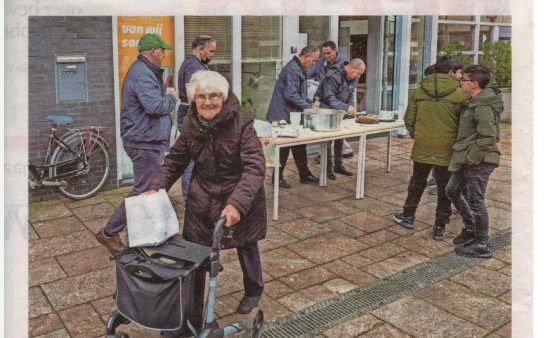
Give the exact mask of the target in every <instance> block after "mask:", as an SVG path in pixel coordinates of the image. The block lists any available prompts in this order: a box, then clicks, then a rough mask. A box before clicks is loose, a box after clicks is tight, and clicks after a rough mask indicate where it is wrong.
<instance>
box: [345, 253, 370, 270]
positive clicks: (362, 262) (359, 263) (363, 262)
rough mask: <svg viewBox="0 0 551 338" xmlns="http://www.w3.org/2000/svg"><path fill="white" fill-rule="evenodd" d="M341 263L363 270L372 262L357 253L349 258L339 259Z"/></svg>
mask: <svg viewBox="0 0 551 338" xmlns="http://www.w3.org/2000/svg"><path fill="white" fill-rule="evenodd" d="M340 260H341V261H343V262H345V263H347V264H349V265H352V266H353V267H355V268H363V267H365V266H367V265H369V264H372V263H373V261H372V260H371V259H369V258H367V257H364V256H362V255H360V254H359V253H355V254H352V255H350V256H346V257H341V259H340Z"/></svg>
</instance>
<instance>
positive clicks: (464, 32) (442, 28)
mask: <svg viewBox="0 0 551 338" xmlns="http://www.w3.org/2000/svg"><path fill="white" fill-rule="evenodd" d="M473 32H474V26H471V25H455V24H439V25H438V50H440V49H441V47H442V46H445V45H449V44H451V43H457V44H458V48H459V50H462V51H470V50H473Z"/></svg>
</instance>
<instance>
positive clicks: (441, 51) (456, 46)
mask: <svg viewBox="0 0 551 338" xmlns="http://www.w3.org/2000/svg"><path fill="white" fill-rule="evenodd" d="M438 55H440V56H442V55H449V56H452V57H454V58H456V59H458V60H459V61H461V63H462V64H463V68H467V67H469V66H470V65H471V64H472V63H473V62H472V59H471V57H470V56H468V55H465V54H463V52H462V49H461V41H459V40H458V39H456V38H452V39H450V40H449V41H448V42H446V43H443V44H442V45H441V46H440V47H439V48H438Z"/></svg>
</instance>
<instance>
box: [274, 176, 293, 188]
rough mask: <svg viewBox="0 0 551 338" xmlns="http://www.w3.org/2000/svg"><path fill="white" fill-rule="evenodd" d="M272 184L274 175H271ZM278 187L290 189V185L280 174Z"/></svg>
mask: <svg viewBox="0 0 551 338" xmlns="http://www.w3.org/2000/svg"><path fill="white" fill-rule="evenodd" d="M272 184H274V177H273V176H272ZM279 188H280V189H281V188H283V189H291V185H290V184H289V183H287V181H285V179H283V178H282V177H281V176H279Z"/></svg>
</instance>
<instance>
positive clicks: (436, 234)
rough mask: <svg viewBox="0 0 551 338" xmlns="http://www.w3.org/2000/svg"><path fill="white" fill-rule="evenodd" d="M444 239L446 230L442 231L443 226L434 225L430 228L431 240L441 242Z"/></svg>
mask: <svg viewBox="0 0 551 338" xmlns="http://www.w3.org/2000/svg"><path fill="white" fill-rule="evenodd" d="M445 237H446V230H444V226H443V225H435V226H434V227H433V228H432V238H433V239H434V240H435V241H443V240H444V238H445Z"/></svg>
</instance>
